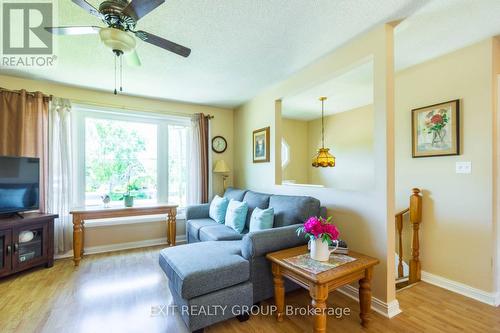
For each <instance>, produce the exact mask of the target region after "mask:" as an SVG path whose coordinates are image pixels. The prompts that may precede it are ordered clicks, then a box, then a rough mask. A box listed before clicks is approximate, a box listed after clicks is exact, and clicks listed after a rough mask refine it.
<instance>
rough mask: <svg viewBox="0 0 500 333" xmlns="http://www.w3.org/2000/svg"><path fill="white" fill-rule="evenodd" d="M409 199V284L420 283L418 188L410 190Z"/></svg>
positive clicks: (419, 200) (420, 208) (420, 206)
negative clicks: (410, 228) (410, 234)
mask: <svg viewBox="0 0 500 333" xmlns="http://www.w3.org/2000/svg"><path fill="white" fill-rule="evenodd" d="M412 191H413V194H412V195H411V197H410V223H411V225H412V228H413V235H412V247H411V255H412V258H411V260H410V277H409V281H408V282H409V283H410V284H412V283H415V282H417V281H420V269H421V267H420V258H419V255H420V244H419V236H418V232H419V229H420V223H421V222H422V196H421V195H420V190H419V189H418V188H414V189H412Z"/></svg>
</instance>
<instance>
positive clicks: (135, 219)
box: [85, 213, 186, 228]
mask: <svg viewBox="0 0 500 333" xmlns="http://www.w3.org/2000/svg"><path fill="white" fill-rule="evenodd" d="M175 218H176V220H177V221H182V220H185V219H186V215H185V214H184V213H180V214H177V216H176V217H175ZM166 220H167V216H166V215H148V216H130V217H115V218H108V219H95V220H87V221H85V228H98V227H109V226H115V225H127V224H143V223H158V222H166Z"/></svg>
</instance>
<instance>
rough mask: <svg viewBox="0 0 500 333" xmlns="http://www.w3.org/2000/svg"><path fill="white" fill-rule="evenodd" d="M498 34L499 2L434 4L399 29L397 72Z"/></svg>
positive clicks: (459, 0) (435, 1) (449, 0)
mask: <svg viewBox="0 0 500 333" xmlns="http://www.w3.org/2000/svg"><path fill="white" fill-rule="evenodd" d="M498 34H500V1H499V0H432V1H430V2H429V3H428V4H427V5H425V6H423V7H422V8H421V9H420V10H417V11H416V12H415V13H414V14H413V15H411V16H410V17H408V18H407V19H406V20H404V21H403V22H401V23H400V24H399V25H398V26H397V27H396V29H395V39H394V43H395V45H394V46H395V48H394V52H395V62H396V69H403V68H406V67H409V66H412V65H415V64H417V63H421V62H423V61H426V60H429V59H432V58H435V57H438V56H440V55H443V54H446V53H449V52H451V51H454V50H458V49H460V48H462V47H465V46H467V45H471V44H473V43H475V42H478V41H480V40H483V39H486V38H488V37H491V36H495V35H498Z"/></svg>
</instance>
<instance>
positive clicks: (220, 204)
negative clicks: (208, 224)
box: [208, 195, 229, 224]
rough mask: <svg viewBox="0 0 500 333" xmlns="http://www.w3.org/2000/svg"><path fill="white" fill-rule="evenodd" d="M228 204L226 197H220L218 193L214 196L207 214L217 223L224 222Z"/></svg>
mask: <svg viewBox="0 0 500 333" xmlns="http://www.w3.org/2000/svg"><path fill="white" fill-rule="evenodd" d="M228 204H229V199H228V198H221V197H219V196H218V195H216V196H215V197H214V199H213V200H212V203H211V204H210V210H209V211H208V216H210V218H211V219H212V220H214V221H215V222H217V223H220V224H224V219H225V217H226V210H227V205H228Z"/></svg>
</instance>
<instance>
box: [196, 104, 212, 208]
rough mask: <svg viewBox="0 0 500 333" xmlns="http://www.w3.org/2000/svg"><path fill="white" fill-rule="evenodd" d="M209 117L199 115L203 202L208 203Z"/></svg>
mask: <svg viewBox="0 0 500 333" xmlns="http://www.w3.org/2000/svg"><path fill="white" fill-rule="evenodd" d="M209 119H210V116H206V115H204V114H203V113H200V114H199V115H198V126H199V127H200V164H201V167H200V170H201V189H200V191H201V202H202V203H207V202H208V200H209V197H208V179H209V178H208V177H209V174H208V172H209V168H208V153H209V150H208V132H209Z"/></svg>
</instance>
